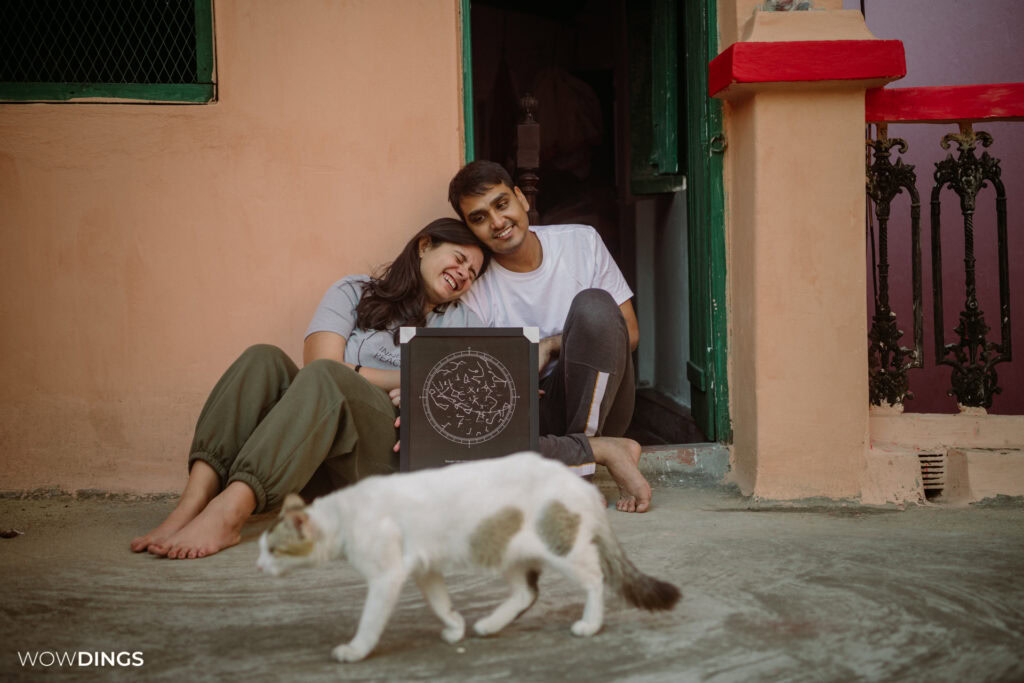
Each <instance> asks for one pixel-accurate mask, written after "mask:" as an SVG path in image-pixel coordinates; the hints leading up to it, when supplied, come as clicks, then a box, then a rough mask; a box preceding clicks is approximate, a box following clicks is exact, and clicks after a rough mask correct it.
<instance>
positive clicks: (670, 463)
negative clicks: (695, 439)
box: [594, 443, 729, 486]
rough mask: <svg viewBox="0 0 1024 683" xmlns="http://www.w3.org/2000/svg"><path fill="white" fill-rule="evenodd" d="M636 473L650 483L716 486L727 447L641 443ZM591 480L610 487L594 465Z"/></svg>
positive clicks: (605, 473) (724, 468) (609, 480)
mask: <svg viewBox="0 0 1024 683" xmlns="http://www.w3.org/2000/svg"><path fill="white" fill-rule="evenodd" d="M640 472H642V473H643V475H644V476H645V477H647V481H649V482H650V483H651V485H652V486H719V485H721V484H722V479H723V478H724V477H725V475H726V474H727V473H728V472H729V447H728V446H725V445H724V444H720V443H689V444H674V445H661V444H659V445H656V446H644V447H643V449H642V451H641V455H640ZM594 481H595V483H598V484H607V483H611V484H612V485H613V486H614V482H613V481H612V478H611V475H609V474H608V470H607V469H605V468H604V467H598V468H597V474H596V475H594Z"/></svg>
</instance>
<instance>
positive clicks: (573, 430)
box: [448, 161, 651, 512]
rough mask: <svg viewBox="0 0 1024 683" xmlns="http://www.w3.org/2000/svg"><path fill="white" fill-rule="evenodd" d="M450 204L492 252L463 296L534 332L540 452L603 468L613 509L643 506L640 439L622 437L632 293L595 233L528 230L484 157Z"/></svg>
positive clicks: (576, 228) (633, 327)
mask: <svg viewBox="0 0 1024 683" xmlns="http://www.w3.org/2000/svg"><path fill="white" fill-rule="evenodd" d="M448 201H449V202H451V205H452V207H453V208H454V209H455V212H456V213H458V214H459V216H460V217H461V218H462V219H463V220H465V221H466V224H467V225H469V227H470V229H471V230H472V231H473V232H474V233H475V234H476V236H477V237H479V238H480V239H481V240H482V241H483V242H484V244H486V245H487V246H488V247H490V249H491V251H492V252H493V253H494V257H493V260H492V261H491V267H490V269H489V270H488V272H487V273H486V274H484V275H483V276H482V277H481V278H480V279H479V280H477V282H476V283H474V285H473V287H472V289H470V291H469V292H468V293H467V294H466V295H465V296H464V297H463V299H462V301H463V302H464V303H465V304H466V305H467V306H469V307H470V308H471V309H472V310H473V311H474V312H475V313H476V314H477V315H478V316H479V317H480V318H481V320H483V321H484V322H485V323H486V324H488V325H491V326H494V327H520V326H536V327H538V328H539V329H540V333H541V337H542V339H541V343H540V347H539V352H540V367H541V381H540V387H541V389H542V390H543V392H544V393H543V395H542V396H541V401H540V450H541V453H543V454H544V455H545V456H547V457H550V458H555V459H557V460H561V461H562V462H564V463H565V464H566V465H569V466H570V467H573V468H576V470H577V472H579V473H580V474H581V475H587V474H592V473H593V472H594V470H595V464H599V465H604V466H606V467H607V468H608V471H609V472H610V473H611V475H612V477H613V478H614V479H615V481H616V483H618V485H619V490H620V492H621V497H620V499H619V501H618V503H617V504H616V507H617V508H618V509H619V510H623V511H626V512H645V511H646V510H647V508H648V507H649V506H650V501H651V487H650V485H649V484H648V483H647V480H646V479H645V478H644V476H643V475H642V474H641V473H640V469H639V467H638V463H639V461H640V444H638V443H637V442H636V441H633V440H632V439H624V438H620V437H621V435H622V434H623V433H625V430H626V427H627V426H628V425H629V421H630V418H631V417H632V413H633V401H634V393H635V386H634V379H633V359H632V355H631V354H632V351H633V350H634V349H635V348H636V345H637V342H638V341H639V329H638V326H637V321H636V314H635V313H634V311H633V304H632V303H631V302H630V298H631V297H632V296H633V292H632V291H631V290H630V288H629V286H628V285H627V284H626V281H625V279H624V278H623V277H622V273H621V272H620V271H619V268H618V266H617V265H616V264H615V261H614V259H612V256H611V254H610V253H608V249H607V248H606V247H605V246H604V243H603V242H602V241H601V237H600V236H599V235H598V234H597V231H596V230H594V229H593V228H592V227H590V226H587V225H549V226H540V227H530V224H529V219H528V217H527V211H529V208H530V207H529V204H528V203H527V201H526V197H525V196H523V193H522V191H520V189H519V188H518V187H516V186H515V184H514V183H513V181H512V178H511V177H510V176H509V174H508V172H507V171H505V169H504V168H503V167H502V166H501V165H499V164H496V163H494V162H490V161H474V162H472V163H470V164H467V165H466V166H465V167H463V168H462V170H460V171H459V172H458V173H457V174H456V175H455V177H454V178H452V181H451V183H450V184H449V186H448Z"/></svg>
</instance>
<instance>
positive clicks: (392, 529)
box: [257, 453, 679, 662]
mask: <svg viewBox="0 0 1024 683" xmlns="http://www.w3.org/2000/svg"><path fill="white" fill-rule="evenodd" d="M342 556H344V557H347V558H348V560H349V562H351V563H352V565H353V566H354V567H355V568H356V569H357V570H359V572H360V573H362V575H363V576H364V577H365V578H366V580H367V582H368V584H369V591H368V594H367V597H366V604H365V605H364V607H363V614H362V617H361V618H360V620H359V627H358V629H357V630H356V635H355V637H354V638H353V639H352V640H351V642H349V643H347V644H343V645H339V646H337V647H336V648H334V650H333V655H334V657H335V658H336V659H338V660H339V661H342V662H354V661H358V660H360V659H363V658H364V657H366V656H367V655H368V654H369V653H370V651H371V650H373V648H374V647H375V646H376V645H377V641H378V640H379V639H380V635H381V632H383V630H384V626H385V624H386V623H387V621H388V618H389V617H390V616H391V612H392V610H393V609H394V606H395V603H396V601H397V599H398V594H399V592H400V591H401V588H402V585H403V584H404V583H405V580H406V579H407V578H408V577H409V576H412V577H413V579H414V580H415V581H416V584H417V586H419V589H420V591H422V593H423V597H424V598H425V599H426V601H427V603H428V604H429V605H430V606H431V608H432V609H433V610H434V612H435V613H436V614H437V616H438V617H439V618H440V619H441V621H442V623H443V624H444V628H443V630H442V631H441V637H442V638H444V640H446V641H447V642H449V643H455V642H457V641H459V640H461V639H462V636H463V634H464V631H465V622H464V621H463V619H462V615H460V614H459V613H458V612H456V611H455V610H453V609H452V605H451V600H450V599H449V596H448V590H447V588H446V587H445V584H444V579H443V577H442V575H441V572H442V571H444V570H446V569H449V568H453V567H461V566H466V565H475V566H478V567H483V568H485V569H489V570H494V571H497V572H500V573H501V574H502V575H503V576H504V577H505V580H506V581H507V582H508V584H509V586H510V587H511V589H512V592H511V594H510V595H509V597H508V598H507V599H506V600H505V601H504V602H502V603H501V604H500V605H498V607H497V608H496V609H495V610H494V611H493V612H491V614H489V615H488V616H486V617H484V618H483V619H481V620H479V621H477V622H476V624H474V626H473V628H474V630H475V631H476V633H477V634H479V635H482V636H486V635H490V634H494V633H497V632H498V631H500V630H501V629H503V628H504V627H505V626H507V625H508V624H509V623H511V622H512V621H513V620H514V619H515V618H516V617H518V616H519V615H521V614H522V613H523V612H525V611H526V610H527V609H528V608H529V607H530V606H531V605H532V604H533V603H534V601H535V600H536V599H537V579H538V577H539V576H540V570H541V569H542V568H543V567H550V568H552V569H555V570H557V571H559V572H561V573H562V574H564V575H565V576H567V577H569V578H570V579H572V580H575V581H576V582H577V583H579V584H580V586H581V587H582V588H583V589H584V590H586V592H587V598H586V604H585V606H584V608H583V617H582V618H581V619H580V620H579V621H577V622H575V623H574V624H573V625H572V633H573V634H575V635H577V636H591V635H593V634H595V633H597V631H598V630H599V629H600V628H601V623H602V621H603V619H604V583H605V582H607V583H608V585H609V586H610V587H611V588H612V589H613V590H617V591H618V592H619V593H621V595H622V596H623V597H624V598H625V599H626V600H627V601H628V602H630V603H631V604H633V605H634V606H636V607H641V608H644V609H648V610H668V609H672V607H674V606H675V604H676V602H677V601H678V600H679V589H678V588H676V587H675V586H673V585H672V584H669V583H665V582H664V581H659V580H657V579H654V578H652V577H650V576H647V575H646V574H643V573H642V572H640V571H639V570H638V569H637V568H636V567H635V566H633V563H632V562H630V561H629V558H627V557H626V555H625V554H624V553H623V551H622V548H621V547H620V546H619V543H618V541H617V540H616V539H615V536H614V535H613V533H612V530H611V527H610V526H609V524H608V519H607V517H606V515H605V501H604V498H603V496H602V495H601V493H600V492H599V491H598V490H597V489H596V488H595V487H594V486H592V485H591V484H589V483H587V482H585V481H583V480H582V479H581V478H580V477H578V476H577V475H576V474H574V473H572V472H571V471H570V470H569V469H568V468H567V467H565V466H564V465H562V464H560V463H558V462H555V461H552V460H547V459H545V458H542V457H540V456H539V455H537V454H535V453H519V454H515V455H510V456H507V457H504V458H495V459H490V460H481V461H477V462H472V463H462V464H457V465H450V466H448V467H444V468H441V469H432V470H423V471H420V472H414V473H407V474H394V475H391V476H386V477H370V478H368V479H365V480H363V481H361V482H360V483H358V484H356V485H355V486H351V487H349V488H345V489H342V490H340V491H336V492H334V493H332V494H330V495H328V496H325V497H323V498H319V499H317V500H315V501H313V503H312V504H311V505H310V506H309V507H306V506H305V505H304V503H303V502H302V499H301V498H299V497H298V496H296V495H294V494H292V495H290V496H289V497H288V499H287V500H286V501H285V505H284V508H283V509H282V511H281V517H280V519H279V520H278V521H277V523H276V524H275V525H274V526H273V527H272V528H271V529H269V530H267V531H266V532H264V534H263V535H262V536H261V537H260V557H259V561H258V563H257V565H258V566H259V568H260V569H262V570H263V571H265V572H268V573H270V574H273V575H275V576H277V575H280V574H283V573H284V572H286V571H288V570H290V569H293V568H295V567H302V566H310V565H319V564H322V563H324V562H327V561H328V560H331V559H335V558H338V557H342Z"/></svg>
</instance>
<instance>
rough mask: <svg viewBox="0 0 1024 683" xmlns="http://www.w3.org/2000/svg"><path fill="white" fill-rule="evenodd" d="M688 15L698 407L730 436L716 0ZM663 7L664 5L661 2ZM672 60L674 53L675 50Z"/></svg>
mask: <svg viewBox="0 0 1024 683" xmlns="http://www.w3.org/2000/svg"><path fill="white" fill-rule="evenodd" d="M677 2H678V5H677V7H678V8H679V10H680V11H681V13H682V18H683V30H684V36H683V38H684V39H683V45H682V50H685V59H682V55H681V54H679V52H680V50H679V49H678V48H677V50H676V52H677V54H676V55H675V59H676V60H677V61H676V63H679V62H683V63H684V64H685V81H686V88H685V89H686V97H685V106H686V122H685V131H684V133H685V139H686V155H687V158H686V176H687V224H688V226H689V227H688V233H689V235H688V239H689V272H690V301H689V311H690V362H689V363H688V364H687V378H688V379H689V381H690V384H691V396H692V403H693V405H692V412H693V417H694V419H695V420H696V421H697V424H698V425H699V426H700V427H701V429H702V430H703V431H704V433H705V435H706V436H707V437H708V438H709V439H712V440H714V441H723V442H728V441H731V440H732V426H731V421H730V418H729V386H728V375H727V365H726V361H727V357H728V356H727V353H728V351H727V346H726V344H727V342H728V337H727V327H726V320H727V318H726V316H727V311H726V305H725V304H726V300H725V291H726V272H725V265H726V256H725V191H724V186H723V178H722V152H723V151H724V150H725V138H724V136H723V133H722V107H721V103H720V102H719V101H718V100H715V99H712V98H711V97H709V96H708V64H709V63H710V61H711V60H712V59H713V58H714V57H716V56H717V55H718V11H717V0H699V1H697V2H694V1H693V0H689V1H687V0H677ZM470 4H471V0H460V3H459V26H460V31H461V40H462V112H463V127H464V145H465V151H464V156H465V161H466V162H467V163H468V162H470V161H473V159H474V158H475V149H474V147H475V138H474V120H473V64H472V62H473V50H472V36H471V35H470V34H471V21H470ZM658 4H659V5H664V4H665V3H658ZM669 57H671V55H669Z"/></svg>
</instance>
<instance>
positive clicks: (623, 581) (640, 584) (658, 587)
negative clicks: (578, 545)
mask: <svg viewBox="0 0 1024 683" xmlns="http://www.w3.org/2000/svg"><path fill="white" fill-rule="evenodd" d="M594 545H595V546H597V553H598V555H599V556H600V558H601V571H602V572H603V573H604V580H605V583H607V584H608V587H609V588H611V589H612V590H613V591H616V592H618V593H619V594H620V595H621V596H622V597H623V598H625V599H626V601H627V602H628V603H629V604H631V605H633V606H634V607H639V608H640V609H646V610H652V611H653V610H670V609H672V608H673V607H675V606H676V603H677V602H679V598H680V596H681V593H680V592H679V589H678V588H676V587H675V586H673V585H672V584H671V583H668V582H667V581H660V580H658V579H656V578H654V577H653V576H648V575H647V574H644V573H643V572H642V571H640V570H639V569H637V568H636V565H634V564H633V563H632V562H631V561H630V559H629V558H628V557H626V553H625V552H624V551H623V550H622V546H621V545H619V541H618V540H617V539H616V538H615V535H614V534H613V533H612V530H611V528H610V527H608V526H607V524H604V525H600V527H599V528H598V529H597V530H596V532H595V534H594Z"/></svg>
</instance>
